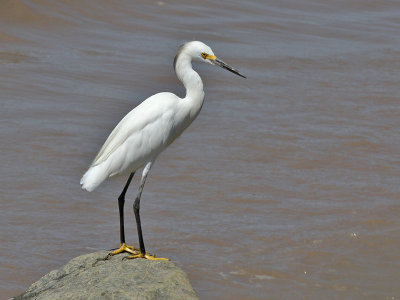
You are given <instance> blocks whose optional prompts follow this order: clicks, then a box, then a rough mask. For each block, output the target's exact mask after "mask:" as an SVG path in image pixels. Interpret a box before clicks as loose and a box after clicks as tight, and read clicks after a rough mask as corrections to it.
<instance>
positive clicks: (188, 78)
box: [175, 53, 204, 119]
mask: <svg viewBox="0 0 400 300" xmlns="http://www.w3.org/2000/svg"><path fill="white" fill-rule="evenodd" d="M175 72H176V75H177V76H178V79H179V80H180V81H181V82H182V83H183V85H184V86H185V88H186V97H185V98H184V100H185V102H186V101H187V102H189V103H188V104H189V105H190V117H191V118H193V119H194V118H195V117H196V116H197V115H198V114H199V112H200V110H201V107H202V106H203V102H204V90H203V81H202V80H201V78H200V76H199V74H197V72H196V71H195V70H193V68H192V58H191V57H190V56H189V55H186V54H184V53H182V54H181V55H179V56H178V57H177V60H176V63H175Z"/></svg>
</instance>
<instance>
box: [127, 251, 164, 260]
mask: <svg viewBox="0 0 400 300" xmlns="http://www.w3.org/2000/svg"><path fill="white" fill-rule="evenodd" d="M125 258H127V259H135V258H146V259H148V260H167V261H168V260H169V259H168V258H162V257H155V256H154V255H151V254H150V253H149V252H147V251H146V254H145V255H143V254H142V253H135V254H133V255H131V256H126V257H125Z"/></svg>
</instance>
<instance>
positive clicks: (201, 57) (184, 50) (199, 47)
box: [174, 41, 246, 78]
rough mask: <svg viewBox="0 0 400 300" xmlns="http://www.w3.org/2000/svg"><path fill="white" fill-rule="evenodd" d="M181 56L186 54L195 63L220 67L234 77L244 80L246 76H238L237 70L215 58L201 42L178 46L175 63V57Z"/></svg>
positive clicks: (209, 49)
mask: <svg viewBox="0 0 400 300" xmlns="http://www.w3.org/2000/svg"><path fill="white" fill-rule="evenodd" d="M181 54H186V55H188V56H190V57H191V58H192V59H194V60H197V61H202V62H207V63H210V64H212V65H214V66H219V67H221V68H223V69H225V70H228V71H230V72H232V73H234V74H236V75H239V76H240V77H243V78H246V76H244V75H242V74H240V73H239V71H238V70H236V69H234V68H232V67H231V66H229V65H228V64H226V63H225V62H223V61H222V60H220V59H218V58H217V57H216V56H215V54H214V52H213V51H212V50H211V48H210V47H208V46H207V45H206V44H204V43H202V42H199V41H192V42H188V43H186V44H183V45H182V46H180V48H179V49H178V53H177V54H176V57H175V61H176V59H177V57H178V56H179V55H181ZM175 61H174V65H175Z"/></svg>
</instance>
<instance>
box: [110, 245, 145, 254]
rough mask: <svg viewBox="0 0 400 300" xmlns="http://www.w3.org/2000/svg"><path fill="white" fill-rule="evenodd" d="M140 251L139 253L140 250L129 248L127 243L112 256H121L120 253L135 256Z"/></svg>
mask: <svg viewBox="0 0 400 300" xmlns="http://www.w3.org/2000/svg"><path fill="white" fill-rule="evenodd" d="M138 251H139V249H136V248H135V247H133V246H127V245H126V244H125V243H123V244H121V247H119V249H117V250H115V251H113V252H111V253H110V254H111V255H116V254H119V253H123V252H128V253H130V254H133V255H135V254H137V253H138Z"/></svg>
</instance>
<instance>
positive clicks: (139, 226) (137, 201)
mask: <svg viewBox="0 0 400 300" xmlns="http://www.w3.org/2000/svg"><path fill="white" fill-rule="evenodd" d="M150 167H151V164H150V165H148V166H146V167H145V170H144V171H143V175H142V180H141V181H140V187H139V191H138V193H137V196H136V199H135V202H134V203H133V212H134V213H135V218H136V226H137V232H138V236H139V246H140V253H141V254H142V255H143V256H145V255H146V249H145V247H144V242H143V234H142V224H141V222H140V214H139V210H140V197H141V196H142V192H143V187H144V184H145V182H146V178H147V174H148V172H149V170H150Z"/></svg>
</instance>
